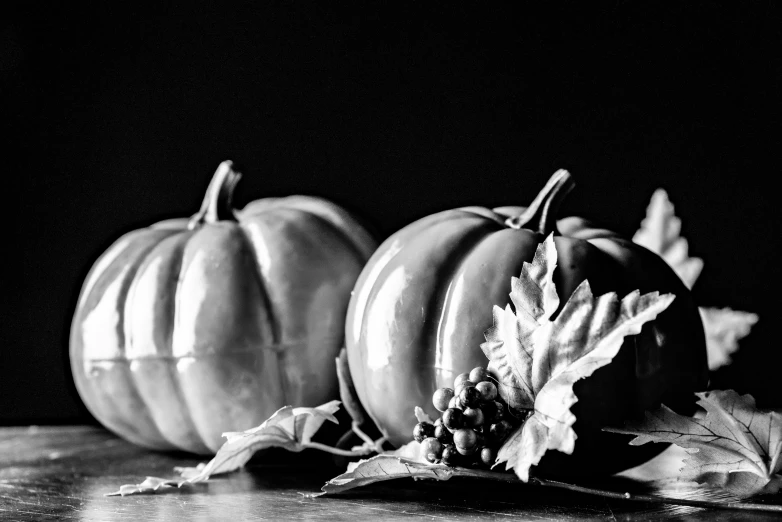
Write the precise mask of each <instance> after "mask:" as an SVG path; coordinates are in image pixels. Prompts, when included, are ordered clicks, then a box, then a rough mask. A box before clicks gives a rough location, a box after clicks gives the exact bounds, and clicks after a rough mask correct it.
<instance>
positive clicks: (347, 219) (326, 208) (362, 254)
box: [258, 196, 377, 264]
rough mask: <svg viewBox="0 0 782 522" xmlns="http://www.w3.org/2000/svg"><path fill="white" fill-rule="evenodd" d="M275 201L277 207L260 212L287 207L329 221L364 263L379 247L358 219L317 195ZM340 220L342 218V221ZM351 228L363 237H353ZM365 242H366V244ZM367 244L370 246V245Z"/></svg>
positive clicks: (290, 197) (289, 197)
mask: <svg viewBox="0 0 782 522" xmlns="http://www.w3.org/2000/svg"><path fill="white" fill-rule="evenodd" d="M275 203H276V207H275V206H270V207H268V208H266V209H262V210H259V211H258V213H261V212H264V211H267V210H271V209H272V208H287V209H293V210H299V211H301V212H304V213H306V214H309V215H311V216H314V217H316V218H319V219H320V220H322V221H325V222H328V224H329V225H330V226H331V227H332V228H334V229H336V230H337V231H338V232H339V233H340V234H341V235H342V236H344V239H345V241H346V243H348V244H349V245H350V247H351V249H352V250H355V251H356V253H357V254H358V259H361V261H362V264H363V263H364V262H366V261H367V259H369V258H370V257H371V256H372V254H373V253H374V251H375V249H376V248H377V241H375V238H374V237H373V236H372V234H370V233H369V231H368V230H367V229H366V228H365V227H364V226H363V225H362V224H361V223H360V222H359V221H358V220H357V219H355V218H354V217H353V216H352V215H350V213H348V212H347V211H345V210H343V209H341V208H340V207H339V206H337V205H336V204H334V203H332V202H330V201H328V200H326V199H323V198H319V197H315V196H288V197H286V198H281V199H279V200H278V201H276V202H275ZM339 220H342V222H340V221H339ZM350 228H352V229H354V230H353V232H354V233H355V232H359V234H360V236H361V237H360V238H358V237H356V238H353V236H352V235H351V233H350ZM363 243H366V245H365V244H363ZM367 245H370V246H369V247H368V246H367Z"/></svg>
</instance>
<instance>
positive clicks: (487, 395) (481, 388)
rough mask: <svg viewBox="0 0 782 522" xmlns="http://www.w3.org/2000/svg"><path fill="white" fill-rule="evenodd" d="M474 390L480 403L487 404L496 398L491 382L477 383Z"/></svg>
mask: <svg viewBox="0 0 782 522" xmlns="http://www.w3.org/2000/svg"><path fill="white" fill-rule="evenodd" d="M475 388H476V389H477V390H478V392H480V394H481V400H482V401H486V402H488V401H493V400H494V399H496V398H497V387H496V386H495V385H494V383H493V382H488V381H483V382H479V383H478V384H477V385H476V386H475Z"/></svg>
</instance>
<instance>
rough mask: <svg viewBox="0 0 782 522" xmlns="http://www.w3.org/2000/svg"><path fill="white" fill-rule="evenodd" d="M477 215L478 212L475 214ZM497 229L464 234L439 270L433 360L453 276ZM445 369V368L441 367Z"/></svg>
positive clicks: (440, 345) (434, 298) (439, 349)
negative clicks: (452, 255)
mask: <svg viewBox="0 0 782 522" xmlns="http://www.w3.org/2000/svg"><path fill="white" fill-rule="evenodd" d="M476 215H479V216H480V214H476ZM481 217H485V218H486V220H487V221H486V223H487V225H489V226H491V225H492V224H498V225H499V227H500V228H499V230H503V229H506V228H508V227H506V226H505V224H504V223H498V222H496V221H494V220H491V219H490V218H488V217H486V216H481ZM499 230H491V231H489V233H488V234H486V231H485V230H482V229H480V228H479V229H476V230H475V231H472V234H470V235H465V238H464V240H463V242H461V243H460V244H459V245H458V246H457V248H455V249H454V250H456V251H458V257H457V256H454V257H455V259H454V260H453V262H452V263H450V264H449V265H445V269H444V270H443V271H442V272H441V273H442V276H443V277H441V278H440V279H439V281H440V282H441V283H440V284H439V285H438V287H437V288H436V289H435V290H434V291H433V292H432V301H436V302H437V303H438V304H439V305H440V313H439V314H438V319H437V321H436V324H435V325H434V327H435V331H434V335H433V342H432V343H431V344H432V346H434V347H435V349H434V350H432V351H431V353H432V356H433V357H434V359H435V360H437V358H438V355H440V354H441V353H442V349H443V338H442V336H443V335H444V332H442V328H443V323H444V322H445V321H446V312H447V311H448V309H449V308H450V306H451V300H452V299H453V293H452V292H451V291H450V290H451V287H452V284H453V283H454V276H455V275H456V274H458V273H459V272H460V271H461V270H462V269H463V268H464V265H465V263H466V262H467V260H468V259H469V258H470V254H472V253H473V252H475V251H476V250H478V248H479V247H480V246H481V245H482V244H483V243H484V241H486V240H487V239H489V237H491V235H492V234H493V233H495V232H498V231H499ZM472 235H474V236H476V237H477V240H476V241H470V242H469V243H470V244H469V247H468V248H464V249H462V248H461V247H462V246H464V245H465V244H466V243H468V241H469V240H470V239H472ZM443 287H446V288H445V292H443ZM431 367H432V370H433V371H434V370H436V369H440V368H439V366H437V365H435V364H434V361H433V363H432V364H431ZM442 369H446V368H442ZM447 370H450V371H451V372H453V371H455V370H454V369H453V368H448V369H447ZM437 380H438V379H437V376H435V377H434V379H433V382H437ZM432 393H434V390H432Z"/></svg>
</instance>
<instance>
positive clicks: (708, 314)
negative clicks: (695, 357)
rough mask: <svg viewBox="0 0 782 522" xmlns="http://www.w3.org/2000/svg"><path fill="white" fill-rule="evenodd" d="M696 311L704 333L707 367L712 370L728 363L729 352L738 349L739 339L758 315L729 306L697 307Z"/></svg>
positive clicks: (750, 328) (747, 332) (750, 327)
mask: <svg viewBox="0 0 782 522" xmlns="http://www.w3.org/2000/svg"><path fill="white" fill-rule="evenodd" d="M698 311H699V312H700V314H701V320H702V321H703V331H704V332H705V333H706V350H707V352H708V361H709V369H710V370H712V371H713V370H716V369H717V368H719V367H721V366H726V365H728V364H730V363H731V358H730V356H731V354H733V353H735V352H736V350H738V349H739V340H740V339H743V338H744V337H746V336H747V335H749V332H750V330H752V326H754V325H755V323H757V322H758V316H757V315H756V314H753V313H750V312H741V311H737V310H731V309H730V308H699V309H698Z"/></svg>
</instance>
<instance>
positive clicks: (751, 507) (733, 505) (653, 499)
mask: <svg viewBox="0 0 782 522" xmlns="http://www.w3.org/2000/svg"><path fill="white" fill-rule="evenodd" d="M530 481H531V482H533V483H535V484H537V485H539V486H545V487H551V488H559V489H566V490H569V491H577V492H579V493H586V494H588V495H595V496H598V497H604V498H612V499H617V500H631V501H637V502H650V503H657V504H676V505H677V506H692V507H701V508H716V509H739V510H746V511H770V512H774V513H782V505H776V504H750V503H747V502H721V501H718V500H687V499H679V498H669V497H660V496H657V495H638V494H633V493H616V492H613V491H606V490H603V489H596V488H587V487H583V486H576V485H575V484H567V483H565V482H557V481H555V480H545V479H539V478H532V479H530Z"/></svg>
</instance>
